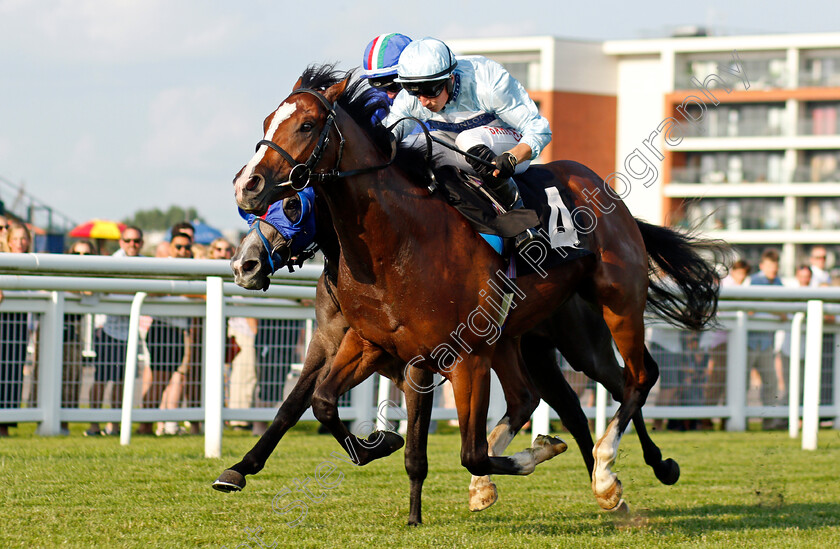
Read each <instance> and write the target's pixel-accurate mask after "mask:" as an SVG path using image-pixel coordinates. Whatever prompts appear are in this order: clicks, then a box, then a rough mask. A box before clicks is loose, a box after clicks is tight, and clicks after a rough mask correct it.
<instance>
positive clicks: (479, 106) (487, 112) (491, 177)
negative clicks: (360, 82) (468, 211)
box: [383, 38, 551, 247]
mask: <svg viewBox="0 0 840 549" xmlns="http://www.w3.org/2000/svg"><path fill="white" fill-rule="evenodd" d="M397 75H398V76H397V78H396V82H398V83H400V84H401V85H402V87H403V89H404V90H405V91H406V92H408V93H401V94H399V95H398V96H397V97H396V99H395V100H394V104H393V105H392V107H391V112H390V113H389V114H388V116H387V117H386V118H385V120H384V121H383V124H385V125H386V126H387V125H390V124H391V123H393V122H395V121H397V120H398V119H400V118H402V117H404V116H413V117H415V118H419V119H420V120H423V121H425V122H426V123H427V125H428V127H429V128H430V129H431V130H432V131H435V132H436V135H437V137H439V138H442V139H444V140H446V141H448V142H450V143H453V144H454V145H455V146H456V147H458V148H459V149H461V150H464V151H467V152H469V153H470V154H472V155H474V156H477V157H479V158H482V159H484V160H486V161H489V162H492V163H493V164H495V169H493V168H490V167H488V166H486V165H484V164H482V163H480V162H476V161H475V160H473V159H469V158H467V159H465V158H464V157H463V156H462V155H459V154H457V153H455V152H452V151H449V150H448V149H445V148H443V147H440V148H437V147H436V150H435V154H436V155H440V156H438V158H440V161H441V163H445V164H450V165H455V166H458V167H460V168H462V169H464V170H465V171H469V172H473V171H474V173H477V174H478V175H479V176H480V177H481V179H482V180H483V181H484V183H485V184H486V185H487V188H488V190H489V191H490V192H491V194H493V195H494V196H495V197H496V198H497V199H498V200H499V202H500V203H501V205H502V206H503V207H504V208H505V209H506V210H508V211H509V210H512V209H518V208H522V207H524V206H523V203H522V199H521V197H520V196H519V189H518V188H517V187H516V184H515V183H514V182H513V179H511V177H512V176H513V174H515V173H516V174H519V173H522V172H524V171H525V170H526V169H527V167H528V165H529V164H530V163H531V160H533V159H534V158H536V157H537V155H539V153H540V151H542V149H543V148H544V147H545V146H546V145H548V143H549V142H550V141H551V130H550V129H549V126H548V120H546V119H545V117H543V116H541V115H540V113H539V111H538V109H537V105H536V104H535V103H534V101H533V100H532V99H531V98H530V97H529V96H528V92H526V91H525V88H523V87H522V84H520V83H519V82H518V81H517V80H516V79H515V78H513V77H512V76H511V75H510V73H508V71H507V70H505V68H504V67H502V66H501V65H500V64H499V63H496V62H495V61H492V60H490V59H487V58H486V57H481V56H478V55H473V56H459V57H456V56H455V55H454V54H453V53H452V50H450V49H449V47H448V46H447V45H446V44H444V43H443V42H441V41H440V40H437V39H435V38H422V39H420V40H415V41H413V42H411V43H410V44H408V45H407V46H406V47H405V49H404V50H403V52H402V54H401V55H400V61H399V65H398V67H397ZM415 125H416V124H415V123H414V122H413V121H408V120H406V121H403V122H400V123H399V124H397V126H396V127H395V128H394V130H393V132H394V134H395V136H396V138H397V140H403V139H404V138H406V136H408V134H409V133H410V132H411V130H412V129H413V127H414V126H415ZM534 236H535V232H534V231H526V233H523V234H521V235H519V236H517V238H516V242H517V247H520V246H522V245H524V244H526V243H527V242H528V241H530V240H531V239H532V238H534Z"/></svg>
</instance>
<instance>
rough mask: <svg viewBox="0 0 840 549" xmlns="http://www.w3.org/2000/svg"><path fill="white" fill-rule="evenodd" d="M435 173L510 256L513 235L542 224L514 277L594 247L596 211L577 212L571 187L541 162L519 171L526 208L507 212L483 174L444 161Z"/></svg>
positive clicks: (458, 205) (459, 206)
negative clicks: (591, 242)
mask: <svg viewBox="0 0 840 549" xmlns="http://www.w3.org/2000/svg"><path fill="white" fill-rule="evenodd" d="M435 178H436V179H437V182H438V183H439V184H440V185H439V187H438V189H439V190H440V191H441V192H442V193H443V194H444V196H445V197H446V201H447V202H448V203H449V204H450V205H451V206H452V207H454V208H455V209H456V210H458V211H459V212H460V213H461V214H462V215H463V216H464V217H465V218H466V219H467V220H468V221H469V222H470V224H471V225H472V226H473V228H474V229H475V230H476V232H478V233H479V234H480V235H481V236H482V237H483V238H484V239H485V240H486V241H487V243H488V244H490V246H491V247H492V248H493V249H494V250H496V252H497V253H499V254H500V255H501V256H502V257H505V258H508V257H510V255H511V253H512V251H513V249H514V246H513V237H515V236H516V235H518V234H520V233H521V232H522V231H524V230H526V229H530V228H533V227H537V226H539V234H540V237H541V238H539V239H538V240H537V241H536V242H535V243H534V244H529V245H526V246H525V247H524V248H523V249H522V250H520V252H519V253H518V254H517V255H516V258H515V261H514V262H512V267H514V266H515V269H513V268H512V269H509V276H511V275H512V276H511V278H512V277H513V276H517V275H519V276H523V275H526V274H530V273H533V272H536V269H535V267H537V268H540V269H550V268H552V267H555V266H557V265H560V264H561V263H565V262H567V261H572V260H574V259H578V258H581V257H584V256H587V255H589V254H591V253H592V252H591V251H590V250H589V245H588V241H589V238H588V233H591V232H592V229H593V228H594V223H595V222H596V221H595V219H594V215H593V214H591V213H589V212H590V211H589V210H585V211H584V212H583V213H580V212H576V211H575V208H574V206H575V204H574V200H573V198H572V195H571V192H570V191H569V189H567V188H566V187H564V186H561V185H560V184H558V181H557V180H556V179H555V178H554V176H553V174H551V172H549V171H548V170H546V169H544V168H541V167H540V166H531V167H530V168H528V170H527V171H526V172H525V173H523V174H521V175H517V176H515V177H514V180H515V181H516V185H517V186H518V187H519V194H520V195H521V196H522V201H523V202H524V203H525V209H520V210H511V211H509V212H504V213H500V212H499V210H498V209H497V208H496V207H495V206H494V205H493V203H492V202H491V200H490V199H489V197H488V193H487V192H486V191H485V190H483V189H482V187H483V183H482V181H481V179H479V178H478V177H475V176H472V175H469V174H467V173H464V172H463V171H461V170H459V169H458V168H455V167H452V166H444V167H441V168H439V169H436V170H435ZM572 211H575V213H574V214H572V213H570V212H572ZM578 218H579V219H578ZM523 255H524V256H525V257H523Z"/></svg>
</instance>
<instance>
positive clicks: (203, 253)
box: [192, 243, 210, 259]
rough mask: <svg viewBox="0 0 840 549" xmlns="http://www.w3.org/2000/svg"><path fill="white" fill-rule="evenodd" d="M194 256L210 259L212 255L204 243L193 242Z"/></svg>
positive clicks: (194, 257) (195, 257)
mask: <svg viewBox="0 0 840 549" xmlns="http://www.w3.org/2000/svg"><path fill="white" fill-rule="evenodd" d="M192 257H193V259H210V256H209V255H208V253H207V248H205V247H204V245H203V244H196V243H193V245H192Z"/></svg>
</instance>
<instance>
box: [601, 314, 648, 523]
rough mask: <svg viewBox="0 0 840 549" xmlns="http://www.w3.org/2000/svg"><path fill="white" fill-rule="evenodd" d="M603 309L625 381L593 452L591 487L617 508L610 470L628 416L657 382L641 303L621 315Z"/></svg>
mask: <svg viewBox="0 0 840 549" xmlns="http://www.w3.org/2000/svg"><path fill="white" fill-rule="evenodd" d="M603 311H604V320H605V321H606V323H607V326H609V328H610V332H611V333H612V335H613V339H614V340H615V343H616V346H617V347H618V351H619V353H621V356H622V357H623V358H624V364H625V367H624V380H625V382H624V396H623V398H622V401H621V405H620V406H619V407H618V410H617V411H616V413H615V416H613V419H612V420H611V421H610V423H609V425H608V426H607V430H606V432H605V433H604V435H603V436H602V437H601V439H600V440H599V441H598V442H597V444H595V448H594V450H593V452H592V457H594V458H595V470H594V472H593V474H592V491H593V493H594V494H595V499H596V501H597V502H598V505H600V506H601V508H602V509H616V508H621V507H623V505H622V502H623V500H622V498H621V496H622V493H623V489H622V485H621V481H620V480H618V476H617V475H616V474H615V473H613V472H612V466H613V465H614V464H615V460H616V457H617V456H618V445H619V444H620V442H621V436H622V434H623V433H624V431H625V429H626V428H627V426H628V425H629V423H630V420H631V418H632V417H633V416H634V415H635V414H636V412H637V411H638V410H639V409H640V408H641V406H642V405H643V404H644V402H645V399H646V398H647V394H648V392H649V391H650V387H651V386H652V385H653V383H655V382H656V372H648V371H647V369H646V368H645V363H644V362H645V361H644V357H645V346H644V322H643V316H642V315H643V306H641V307H639V308H638V313H637V314H635V313H634V314H624V315H620V314H616V313H614V312H613V311H612V310H611V309H610V308H609V307H604V308H603ZM651 374H652V375H651Z"/></svg>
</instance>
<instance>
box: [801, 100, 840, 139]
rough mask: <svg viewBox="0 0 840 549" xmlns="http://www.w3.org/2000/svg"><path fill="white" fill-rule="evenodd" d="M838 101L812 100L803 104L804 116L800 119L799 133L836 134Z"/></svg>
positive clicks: (838, 112) (839, 114) (838, 113)
mask: <svg viewBox="0 0 840 549" xmlns="http://www.w3.org/2000/svg"><path fill="white" fill-rule="evenodd" d="M838 116H840V103H838V102H836V101H835V102H814V103H806V104H805V118H804V119H803V120H801V121H800V124H799V133H800V135H837V134H838V133H840V131H838V130H840V125H838V122H837V118H838Z"/></svg>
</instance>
